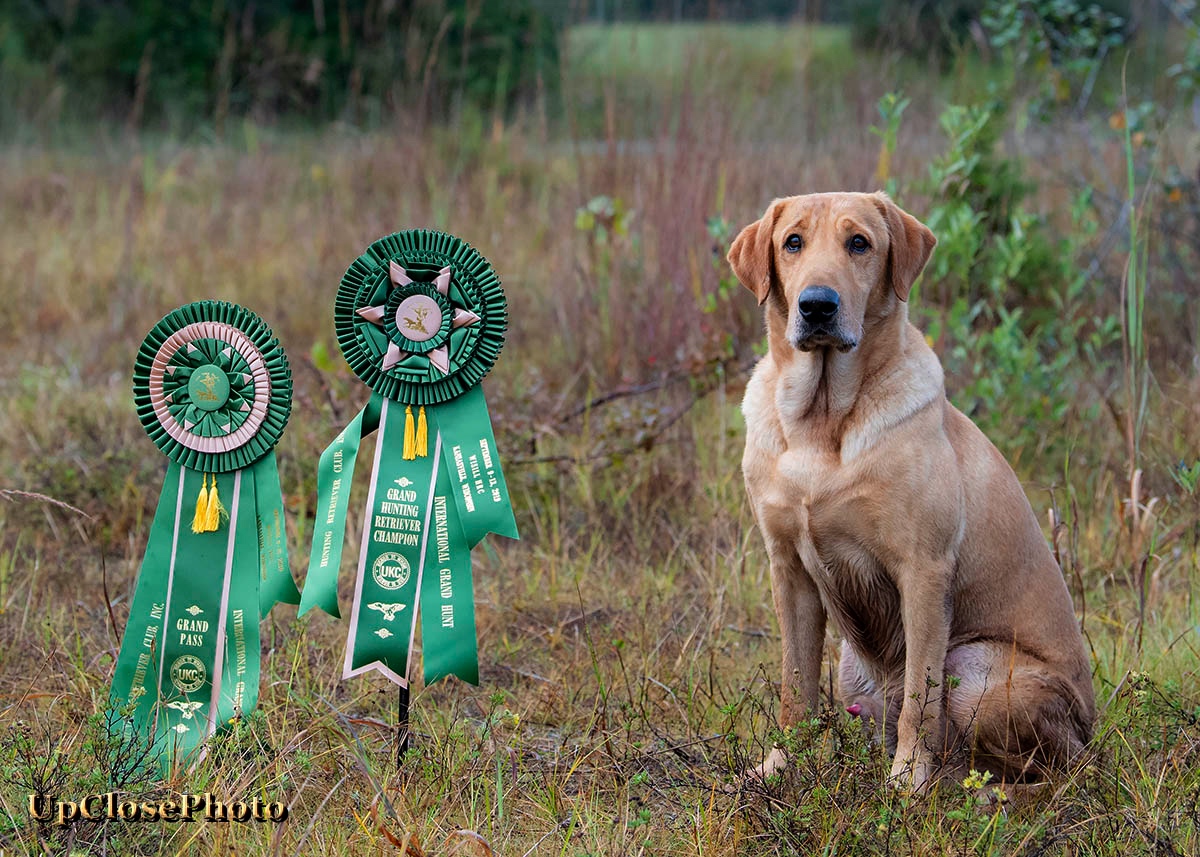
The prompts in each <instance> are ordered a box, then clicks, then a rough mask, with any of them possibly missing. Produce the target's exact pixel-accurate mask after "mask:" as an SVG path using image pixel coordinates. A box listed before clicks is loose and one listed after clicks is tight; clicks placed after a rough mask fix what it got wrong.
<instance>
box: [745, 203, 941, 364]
mask: <svg viewBox="0 0 1200 857" xmlns="http://www.w3.org/2000/svg"><path fill="white" fill-rule="evenodd" d="M936 243H937V239H936V238H934V237H933V233H932V232H930V231H929V229H928V227H926V226H925V225H924V224H923V223H921V222H920V221H919V220H917V219H916V218H915V217H913V216H912V215H911V214H908V213H907V212H905V211H901V210H900V208H899V207H898V206H897V205H896V204H895V203H894V202H892V201H891V199H889V198H888V196H887V194H884V193H874V194H867V193H814V194H809V195H807V196H792V197H788V198H786V199H777V200H775V201H774V202H773V203H771V205H770V206H769V207H768V208H767V211H766V213H765V214H763V216H762V218H760V219H759V220H757V221H755V222H754V223H751V224H750V225H749V226H747V227H746V228H745V229H743V230H742V231H741V234H739V235H738V237H737V238H736V239H734V242H733V246H732V247H730V249H729V257H728V258H729V264H730V265H731V266H732V267H733V272H734V273H735V274H737V277H738V279H739V280H741V282H742V284H743V285H744V286H746V288H748V289H750V290H751V291H752V292H754V294H755V296H756V297H757V298H758V302H759V304H760V305H761V304H764V303H765V304H767V315H768V329H771V330H774V331H777V332H778V333H781V334H782V335H783V336H784V337H786V339H787V341H788V342H789V343H791V345H792V346H793V347H795V348H798V349H800V350H801V351H812V350H813V349H816V348H836V349H838V350H839V351H850V350H851V349H853V348H855V347H856V346H857V345H858V343H859V341H860V340H861V339H862V336H863V331H864V329H865V327H866V324H867V321H868V320H869V319H878V318H883V317H886V316H888V315H890V314H891V313H892V312H893V311H894V310H895V308H896V306H897V304H898V302H900V301H906V300H908V293H909V290H910V289H911V288H912V285H913V282H914V281H915V280H916V279H917V277H918V276H919V275H920V273H921V270H922V269H923V268H924V267H925V263H926V262H927V261H928V260H929V254H930V253H931V252H932V251H933V246H934V245H935V244H936Z"/></svg>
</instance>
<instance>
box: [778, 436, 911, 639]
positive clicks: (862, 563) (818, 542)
mask: <svg viewBox="0 0 1200 857" xmlns="http://www.w3.org/2000/svg"><path fill="white" fill-rule="evenodd" d="M773 469H774V474H773V476H774V478H773V480H772V481H771V485H772V490H770V491H769V492H768V494H767V496H766V497H764V498H763V499H764V501H765V502H764V503H763V504H762V506H761V507H760V510H759V511H760V513H761V516H760V520H761V521H762V522H763V524H764V526H766V527H770V528H772V529H773V530H774V533H773V535H774V538H773V539H772V540H773V541H775V543H776V544H779V543H780V542H783V543H785V544H787V545H790V546H791V548H792V549H793V550H794V551H795V552H796V554H797V555H798V556H799V557H800V560H801V562H802V563H803V564H804V569H805V571H807V572H808V574H809V576H810V577H811V578H812V580H813V581H814V583H816V585H817V589H818V591H819V592H820V596H821V601H822V603H823V604H824V606H825V611H826V613H827V614H828V615H829V617H830V619H832V620H833V622H834V624H835V625H836V626H837V628H838V630H839V631H840V632H841V633H842V635H843V636H845V637H846V638H847V639H849V640H850V641H851V643H852V644H854V645H855V648H856V649H858V650H859V651H865V652H870V653H879V654H880V655H882V658H881V660H884V661H890V660H891V659H892V658H894V657H895V654H896V653H897V649H898V648H899V650H900V651H902V649H903V632H902V630H901V628H902V626H901V624H900V599H899V594H898V591H897V589H896V586H895V584H894V582H893V581H892V578H891V576H890V575H889V574H888V572H887V570H886V569H885V568H884V566H883V565H882V563H881V562H880V561H879V560H878V559H877V557H878V556H879V553H880V552H879V551H877V550H876V549H875V545H874V544H873V542H874V539H875V538H876V537H877V536H878V535H879V525H878V521H876V520H875V519H876V516H877V514H878V505H877V503H876V502H874V501H873V499H872V498H876V497H878V491H877V488H876V487H874V486H872V485H871V484H870V480H869V479H868V476H867V474H865V473H860V472H858V471H857V469H856V468H854V467H853V466H850V467H848V466H846V465H844V464H843V463H842V462H840V461H839V460H838V459H837V457H836V456H833V455H830V454H828V453H825V452H822V451H820V450H815V449H810V448H804V447H799V448H797V447H794V446H793V447H792V448H790V449H788V450H787V451H785V452H783V453H782V454H781V455H779V456H778V458H777V459H776V460H775V462H774V468H773ZM871 660H874V658H871Z"/></svg>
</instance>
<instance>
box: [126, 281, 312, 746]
mask: <svg viewBox="0 0 1200 857" xmlns="http://www.w3.org/2000/svg"><path fill="white" fill-rule="evenodd" d="M133 392H134V401H135V403H136V406H137V411H138V416H139V418H140V419H141V421H142V424H143V425H144V426H145V428H146V431H147V433H148V434H149V435H150V437H151V439H152V440H153V441H154V443H155V444H156V445H157V446H158V447H159V449H160V450H162V452H163V453H165V454H166V456H167V458H168V464H167V474H166V478H165V480H164V482H163V490H162V494H161V496H160V498H159V502H158V509H157V511H156V512H155V515H154V522H153V523H152V524H151V527H150V536H149V539H148V541H147V544H146V553H145V557H144V559H143V560H142V566H141V570H140V571H139V572H138V579H137V586H136V589H135V592H134V596H133V603H132V606H131V609H130V614H129V622H128V624H127V625H126V626H125V636H124V639H123V641H122V645H121V652H120V655H119V656H118V658H117V665H116V670H115V672H114V675H113V684H112V691H111V695H112V701H113V704H114V707H115V708H116V710H117V712H118V714H119V715H120V729H121V730H122V732H123V734H124V736H125V737H126V738H128V739H131V740H133V739H136V740H140V741H143V742H145V743H146V744H148V745H151V746H153V747H154V748H155V749H156V750H157V752H158V753H159V754H160V757H161V758H162V759H163V761H164V763H165V764H167V765H171V764H177V763H186V762H188V761H190V760H194V759H195V758H196V757H195V755H194V751H195V750H196V748H197V747H198V746H199V745H200V744H201V743H202V742H203V741H204V739H205V738H207V737H208V736H210V735H212V734H213V733H214V732H216V730H217V729H219V728H221V727H223V726H225V725H226V724H228V723H230V722H232V721H233V720H234V719H236V718H238V717H244V716H246V715H248V714H249V713H250V712H251V711H252V710H253V709H254V706H255V705H256V704H257V701H258V677H259V639H258V622H259V617H260V615H263V616H265V615H266V613H267V612H268V611H269V610H270V609H271V607H272V606H273V605H274V604H275V603H277V602H279V601H284V602H287V603H290V604H298V603H299V601H300V593H299V591H298V590H297V589H296V584H295V582H294V581H293V579H292V575H291V571H290V569H289V568H288V559H287V545H286V532H285V528H284V521H283V497H282V495H281V493H280V489H279V471H278V469H277V466H276V462H275V444H276V443H277V442H278V440H279V437H280V435H281V434H282V433H283V429H284V426H285V425H286V424H287V420H288V416H289V414H290V413H291V407H292V377H291V370H290V369H289V367H288V362H287V357H286V355H285V354H284V352H283V348H282V347H281V346H280V344H279V341H278V340H277V339H276V338H275V336H274V334H273V333H272V332H271V329H270V328H269V327H267V325H266V323H265V322H263V320H262V319H260V318H259V317H258V316H257V315H255V314H254V313H252V312H250V311H249V310H246V309H244V308H242V307H240V306H237V305H235V304H230V303H225V302H220V301H198V302H196V303H191V304H188V305H186V306H184V307H181V308H180V309H177V310H175V311H174V312H172V313H169V314H168V315H167V316H166V317H164V318H163V319H162V320H161V321H160V322H159V323H158V324H157V325H155V326H154V328H153V329H152V330H151V331H150V334H149V335H148V336H147V337H146V339H145V341H144V342H143V343H142V346H141V348H140V349H139V351H138V355H137V359H136V361H135V364H134V371H133Z"/></svg>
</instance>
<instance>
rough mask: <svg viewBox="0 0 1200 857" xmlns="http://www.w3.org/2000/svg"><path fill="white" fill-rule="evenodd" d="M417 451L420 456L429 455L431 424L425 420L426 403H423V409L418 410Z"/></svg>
mask: <svg viewBox="0 0 1200 857" xmlns="http://www.w3.org/2000/svg"><path fill="white" fill-rule="evenodd" d="M415 452H416V453H417V456H418V457H419V458H424V457H425V456H427V455H429V424H428V423H427V422H425V406H424V405H421V410H420V411H418V412H417V448H416V450H415Z"/></svg>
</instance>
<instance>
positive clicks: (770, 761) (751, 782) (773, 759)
mask: <svg viewBox="0 0 1200 857" xmlns="http://www.w3.org/2000/svg"><path fill="white" fill-rule="evenodd" d="M785 768H787V753H785V752H784V750H783V748H782V747H779V746H775V747H772V748H771V752H770V753H768V754H767V757H766V758H765V759H763V760H762V764H760V765H755V766H754V767H753V768H747V769H746V770H745V771H743V772H742V775H741V776H740V777H738V778H737V779H736V780H734V781H733V782H732V783H731V784H729V785H728V786H726V787H725V791H727V792H729V793H734V792H739V791H741V790H742V789H744V788H746V787H748V786H755V785H761V784H762V782H763V781H764V780H766V779H767V777H769V776H771V775H772V774H778V773H780V772H781V771H783V770H784V769H785Z"/></svg>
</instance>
